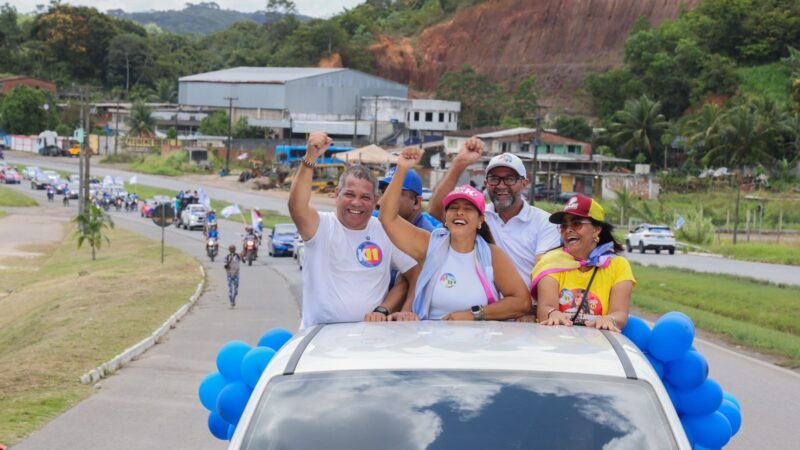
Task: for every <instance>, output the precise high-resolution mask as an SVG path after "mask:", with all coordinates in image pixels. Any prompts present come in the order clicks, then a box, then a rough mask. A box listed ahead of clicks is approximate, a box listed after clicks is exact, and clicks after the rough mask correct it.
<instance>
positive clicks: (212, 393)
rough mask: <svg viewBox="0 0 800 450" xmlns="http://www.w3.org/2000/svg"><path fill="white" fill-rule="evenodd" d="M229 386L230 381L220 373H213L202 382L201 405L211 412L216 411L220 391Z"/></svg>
mask: <svg viewBox="0 0 800 450" xmlns="http://www.w3.org/2000/svg"><path fill="white" fill-rule="evenodd" d="M226 384H228V380H226V379H225V377H223V376H222V374H220V373H219V372H212V373H210V374H208V375H206V377H205V378H203V381H202V382H200V389H199V394H200V403H202V404H203V406H205V407H206V409H207V410H209V411H215V410H216V408H217V396H218V395H219V391H221V390H222V388H224V387H225V385H226Z"/></svg>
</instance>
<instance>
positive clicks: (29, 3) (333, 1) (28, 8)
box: [11, 0, 364, 17]
mask: <svg viewBox="0 0 800 450" xmlns="http://www.w3.org/2000/svg"><path fill="white" fill-rule="evenodd" d="M208 1H212V0H208ZM64 3H69V4H73V5H81V6H93V7H95V8H97V9H98V10H100V11H107V10H109V9H124V10H125V11H128V12H134V11H149V10H152V9H154V8H153V2H152V0H67V1H65V2H64ZM186 3H201V0H188V1H187V0H161V1H159V2H158V9H159V10H167V9H178V10H179V9H183V6H184V5H185V4H186ZM216 3H217V4H218V5H219V6H220V7H221V8H223V9H234V10H237V11H247V12H250V11H258V10H260V9H264V8H265V6H266V4H267V0H216ZM294 3H295V4H296V5H297V9H298V10H299V12H300V14H304V15H307V16H312V17H329V16H331V15H333V14H336V13H338V12H341V11H342V9H343V8H352V7H354V6H356V5H359V4H361V3H364V0H294ZM11 4H12V5H14V6H15V7H16V8H17V11H20V12H25V13H27V12H32V11H35V10H36V5H47V4H48V2H47V1H45V0H14V1H13V2H11Z"/></svg>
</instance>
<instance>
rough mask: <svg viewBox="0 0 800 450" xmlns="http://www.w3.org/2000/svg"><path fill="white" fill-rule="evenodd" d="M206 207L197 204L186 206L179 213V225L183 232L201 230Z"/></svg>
mask: <svg viewBox="0 0 800 450" xmlns="http://www.w3.org/2000/svg"><path fill="white" fill-rule="evenodd" d="M207 212H208V210H206V207H205V206H204V205H201V204H199V203H195V204H192V205H188V206H187V207H186V208H184V210H183V211H181V225H182V226H183V229H184V230H191V229H194V228H200V229H202V228H203V227H204V226H205V223H206V213H207Z"/></svg>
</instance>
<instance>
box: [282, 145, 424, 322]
mask: <svg viewBox="0 0 800 450" xmlns="http://www.w3.org/2000/svg"><path fill="white" fill-rule="evenodd" d="M332 142H333V141H332V140H331V138H330V137H328V135H327V134H325V133H320V132H317V133H311V135H310V136H309V138H308V145H307V150H306V154H305V156H304V157H303V159H302V161H301V164H300V167H299V168H298V170H297V174H296V175H295V177H294V180H293V182H292V190H291V192H290V194H289V214H290V215H291V216H292V220H293V221H294V223H295V224H296V225H297V230H298V232H299V233H300V236H301V237H302V238H303V240H304V241H305V244H304V246H305V252H306V253H305V264H304V265H303V305H302V314H303V318H302V323H301V325H300V326H301V328H306V327H310V326H313V325H316V324H319V323H335V322H355V321H360V320H366V321H373V322H379V321H385V320H387V318H388V316H389V314H391V313H393V312H396V311H399V310H400V308H401V307H402V305H403V303H404V302H405V301H407V300H409V297H408V296H409V295H410V296H411V297H413V294H414V287H415V286H416V279H417V277H418V276H419V267H418V265H417V262H416V261H414V260H413V259H412V258H410V257H409V256H408V255H406V254H405V253H403V252H401V251H400V250H398V249H397V248H396V247H395V246H394V245H393V244H392V242H391V241H390V240H389V238H388V237H387V236H386V232H385V231H384V230H383V226H382V225H381V223H380V222H379V221H378V219H377V218H374V217H372V211H373V210H374V209H375V204H376V203H377V202H378V199H379V191H378V180H377V178H375V175H374V174H373V173H372V172H371V171H370V170H369V169H367V168H365V167H363V166H352V167H350V168H349V169H347V170H346V171H345V172H344V174H342V178H341V179H340V180H339V186H338V187H337V188H336V212H335V213H320V212H318V211H317V210H316V209H314V208H313V207H312V206H311V205H310V200H311V181H312V175H313V172H314V166H315V165H316V161H317V159H318V158H319V157H321V156H322V155H324V154H325V151H326V150H327V149H328V147H330V145H331V143H332ZM393 268H394V269H396V270H398V271H400V272H401V273H403V275H404V276H405V277H406V279H407V280H408V281H409V283H408V284H405V283H403V284H402V286H398V287H395V288H393V289H392V290H391V291H388V293H387V290H388V288H389V280H390V273H391V270H392V269H393Z"/></svg>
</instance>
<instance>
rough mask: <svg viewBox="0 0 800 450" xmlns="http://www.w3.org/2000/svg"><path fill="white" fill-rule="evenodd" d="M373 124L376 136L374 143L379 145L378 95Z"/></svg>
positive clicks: (376, 96)
mask: <svg viewBox="0 0 800 450" xmlns="http://www.w3.org/2000/svg"><path fill="white" fill-rule="evenodd" d="M373 123H374V125H373V128H374V129H375V136H373V138H372V143H373V144H375V145H378V94H375V117H374V118H373Z"/></svg>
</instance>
